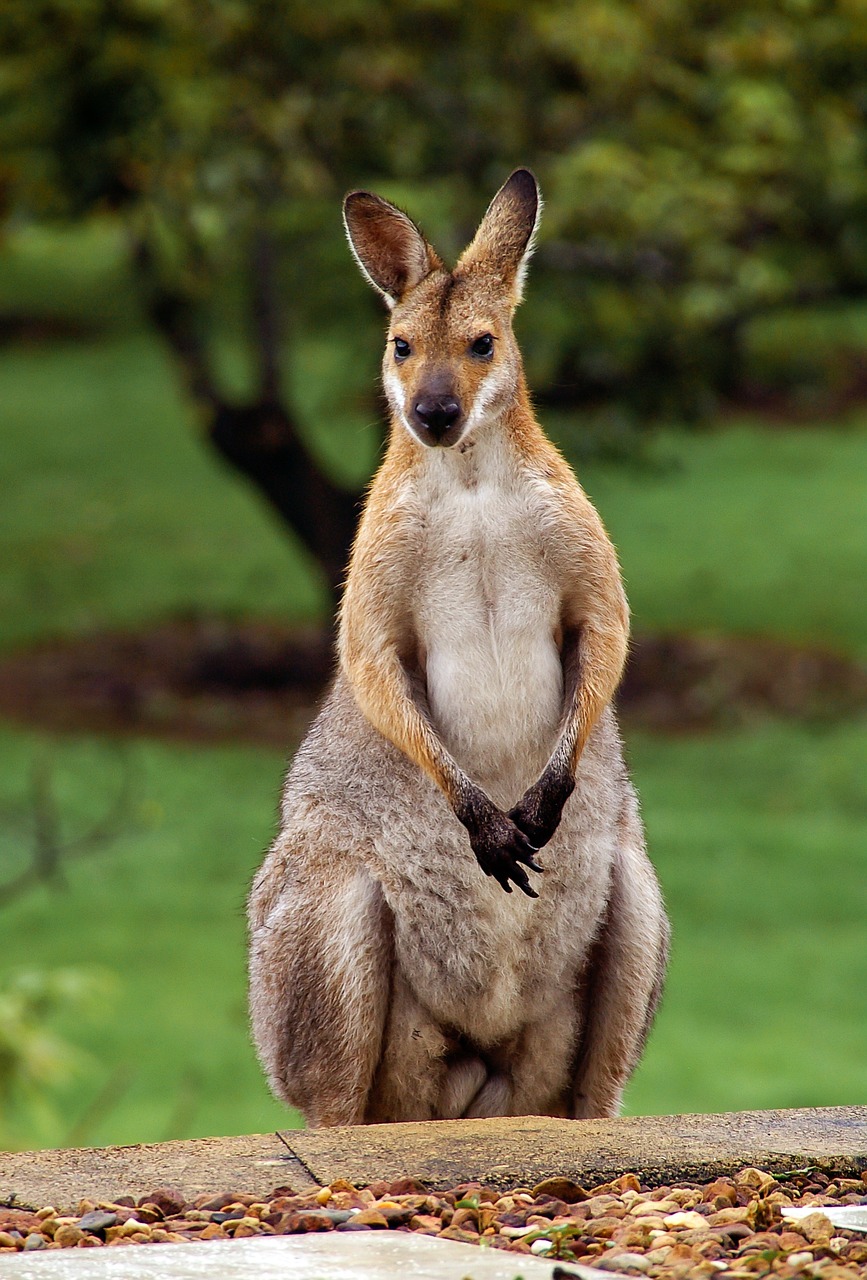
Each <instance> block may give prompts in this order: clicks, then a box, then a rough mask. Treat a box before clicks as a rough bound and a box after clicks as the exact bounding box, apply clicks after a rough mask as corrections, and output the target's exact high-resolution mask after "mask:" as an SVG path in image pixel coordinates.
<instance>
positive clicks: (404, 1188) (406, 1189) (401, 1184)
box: [388, 1178, 428, 1196]
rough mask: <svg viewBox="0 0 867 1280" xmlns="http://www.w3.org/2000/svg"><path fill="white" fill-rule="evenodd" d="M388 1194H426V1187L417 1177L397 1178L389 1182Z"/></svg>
mask: <svg viewBox="0 0 867 1280" xmlns="http://www.w3.org/2000/svg"><path fill="white" fill-rule="evenodd" d="M388 1194H389V1195H392V1196H426V1195H427V1194H428V1189H427V1187H426V1186H425V1184H424V1183H423V1182H419V1181H418V1179H417V1178H398V1179H397V1180H396V1181H395V1182H389V1184H388Z"/></svg>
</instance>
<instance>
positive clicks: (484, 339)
mask: <svg viewBox="0 0 867 1280" xmlns="http://www.w3.org/2000/svg"><path fill="white" fill-rule="evenodd" d="M470 351H471V352H472V353H473V355H474V356H478V358H479V359H480V360H490V358H491V356H492V355H493V354H494V338H493V334H490V333H483V334H482V336H481V337H480V338H476V340H475V342H474V343H473V344H472V346H471V347H470Z"/></svg>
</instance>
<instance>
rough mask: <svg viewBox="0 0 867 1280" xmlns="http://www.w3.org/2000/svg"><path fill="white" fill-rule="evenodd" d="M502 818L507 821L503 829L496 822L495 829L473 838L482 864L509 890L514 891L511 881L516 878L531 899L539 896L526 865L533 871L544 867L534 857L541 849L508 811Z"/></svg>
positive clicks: (485, 871) (490, 874) (486, 871)
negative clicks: (507, 815)
mask: <svg viewBox="0 0 867 1280" xmlns="http://www.w3.org/2000/svg"><path fill="white" fill-rule="evenodd" d="M500 818H501V819H502V823H503V826H502V829H500V824H499V823H496V824H493V826H494V827H495V828H496V829H495V830H491V829H490V828H488V829H487V830H486V831H483V832H480V833H479V835H478V836H477V838H476V839H475V840H472V839H471V841H470V843H471V844H472V846H473V853H474V854H475V855H476V859H477V861H478V864H479V866H480V867H481V868H482V870H483V871H484V873H485V875H486V876H493V877H494V879H495V880H496V881H497V883H498V884H500V885H502V887H503V888H504V889H505V891H506V893H511V892H512V885H511V884H510V883H509V882H510V881H514V883H515V884H516V885H517V886H518V888H519V889H520V890H521V892H522V893H526V895H527V897H528V898H538V896H539V895H538V893H537V892H536V890H535V889H534V888H533V886H532V885H531V884H530V880H529V877H528V875H527V873H526V871H525V870H524V867H529V868H530V870H531V871H541V870H542V867H540V866H539V864H538V862H536V860H535V858H534V857H533V855H534V854H535V853H536V852H537V850H536V849H535V848H534V847H533V845H531V844H530V841H529V840H528V839H527V837H526V836H525V835H524V833H523V831H519V830H518V828H517V827H516V826H515V824H514V823H513V822H511V821H510V820H509V819H508V818H507V817H506V816H505V815H504V814H500ZM522 863H523V866H522V865H521V864H522Z"/></svg>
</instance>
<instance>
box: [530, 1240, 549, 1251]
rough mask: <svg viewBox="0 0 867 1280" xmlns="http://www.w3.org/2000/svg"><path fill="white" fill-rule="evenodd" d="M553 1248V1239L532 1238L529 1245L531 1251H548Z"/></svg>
mask: <svg viewBox="0 0 867 1280" xmlns="http://www.w3.org/2000/svg"><path fill="white" fill-rule="evenodd" d="M553 1248H554V1241H553V1240H541V1239H540V1240H534V1241H533V1243H532V1244H531V1245H530V1252H531V1253H550V1252H551V1250H552V1249H553Z"/></svg>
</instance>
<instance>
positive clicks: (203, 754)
mask: <svg viewBox="0 0 867 1280" xmlns="http://www.w3.org/2000/svg"><path fill="white" fill-rule="evenodd" d="M89 244H90V242H88V243H87V244H84V249H81V243H80V242H79V250H81V251H80V252H79V251H75V252H71V251H70V250H69V249H68V247H67V248H66V249H64V248H63V246H60V247H58V245H57V244H56V243H52V244H48V243H47V242H46V243H42V244H40V243H38V242H37V243H36V244H35V245H34V243H33V242H32V241H28V242H27V243H26V244H25V249H26V252H23V251H22V250H21V247H20V246H18V248H17V249H15V246H13V249H14V252H13V249H10V250H9V251H8V255H9V256H7V257H6V258H5V259H4V262H2V263H0V266H2V265H5V266H7V267H9V268H10V270H9V271H6V272H5V273H4V272H2V271H0V307H2V306H4V305H6V306H9V305H10V303H11V301H12V300H15V299H19V300H21V299H23V301H22V302H21V303H20V305H21V306H25V304H26V305H30V306H33V307H35V308H37V309H38V308H39V307H41V306H47V305H48V304H49V303H51V305H52V306H53V307H54V308H55V309H59V310H61V311H65V312H68V313H69V314H74V313H75V311H76V308H77V307H78V308H80V306H81V297H82V296H84V295H86V296H87V298H88V299H89V302H88V306H87V311H88V314H92V315H93V316H95V317H96V318H98V319H101V320H102V321H103V322H106V323H108V322H110V333H109V334H108V335H107V336H102V337H101V338H100V339H99V340H98V341H97V340H94V341H89V342H86V343H82V342H53V343H51V344H49V345H44V346H43V345H32V346H24V347H14V348H9V349H6V350H3V351H2V352H0V419H2V432H3V449H2V450H0V487H2V492H3V494H4V501H3V504H2V505H0V649H3V648H7V649H8V648H10V647H15V646H19V645H22V644H28V643H32V642H35V641H38V640H39V639H41V638H44V637H47V636H50V635H62V634H66V635H75V634H80V633H84V632H87V631H89V630H92V629H93V628H97V627H104V626H112V627H116V626H136V625H138V624H141V623H146V622H148V621H150V620H154V619H157V618H161V617H165V616H168V615H172V614H177V613H190V612H194V611H198V612H202V613H218V614H222V615H227V614H228V615H238V616H240V615H247V614H253V615H258V616H269V617H278V618H286V619H303V618H309V617H311V616H313V615H314V614H315V612H316V610H317V609H318V608H319V605H320V601H321V594H320V592H319V588H318V585H317V582H316V579H315V575H313V574H312V572H311V570H310V566H309V565H308V564H307V563H306V561H305V559H304V557H303V555H302V554H301V552H300V551H299V550H298V549H297V547H295V546H294V545H293V544H292V543H291V541H290V540H289V539H288V538H287V537H286V536H285V534H284V532H283V531H282V529H280V528H279V527H278V526H277V525H276V523H275V522H274V520H273V519H272V518H271V516H270V514H269V513H268V512H267V511H266V510H265V509H264V507H263V506H262V504H261V502H260V501H259V499H258V498H257V497H256V495H255V494H253V493H252V492H250V491H248V490H247V489H246V488H244V487H242V486H241V485H239V484H238V482H237V481H236V479H235V478H234V477H233V476H231V475H230V474H229V473H228V472H226V471H225V470H224V469H223V468H222V467H221V466H220V465H219V464H218V463H217V462H216V461H215V460H214V459H213V458H212V457H211V456H210V455H209V454H208V452H207V451H206V450H205V449H204V448H203V447H202V445H200V444H199V442H198V441H197V440H196V439H195V425H194V423H193V421H192V418H191V415H190V414H189V412H188V410H187V408H186V406H185V405H184V404H183V403H182V401H181V400H180V398H179V396H178V393H177V390H176V386H175V382H174V380H173V373H172V370H171V367H170V365H169V364H168V362H167V359H166V357H165V355H164V354H163V352H162V351H161V349H160V348H159V347H158V345H157V344H156V343H155V342H154V341H153V340H152V339H150V338H149V337H148V336H147V335H146V334H143V333H141V332H140V331H139V330H138V329H137V327H136V324H135V322H134V316H133V315H132V313H131V310H130V308H129V306H128V304H127V303H125V302H124V297H123V276H122V272H121V271H120V268H119V266H118V263H117V261H116V260H112V261H109V262H108V265H107V266H106V265H105V263H104V262H103V265H102V266H100V262H101V261H102V260H101V259H100V256H99V255H100V252H101V251H102V250H101V249H100V248H99V246H97V247H96V248H94V246H93V245H90V247H89V248H88V245H89ZM28 255H29V256H28ZM76 273H78V274H76ZM334 358H335V357H334V353H329V352H328V351H326V350H324V349H323V350H311V351H309V352H308V353H306V356H305V361H304V365H303V367H304V369H305V370H310V369H314V368H315V369H316V371H317V375H318V376H317V387H316V388H313V386H312V383H311V385H310V386H306V385H305V386H303V387H302V390H303V391H304V393H305V394H304V395H303V396H302V400H303V409H304V413H305V415H306V417H307V420H308V426H309V427H311V428H312V424H313V422H314V421H316V420H318V419H319V418H320V417H322V418H325V417H327V418H328V423H329V431H328V433H327V438H326V439H325V440H324V442H323V444H322V447H323V451H325V452H330V453H331V454H332V455H335V454H340V455H342V456H343V459H344V463H345V474H347V475H349V474H350V473H351V472H352V471H353V469H355V470H356V471H357V472H358V473H359V474H360V473H361V471H363V469H364V467H365V466H366V465H369V462H370V459H371V457H372V456H373V451H374V448H375V430H373V428H372V427H371V424H370V423H368V422H366V421H364V420H362V419H360V418H358V417H354V418H353V417H352V416H351V415H349V414H347V413H343V414H342V415H341V414H340V413H335V414H334V415H333V416H329V415H328V414H327V403H328V397H327V395H326V394H324V393H323V391H322V388H323V387H327V386H328V385H329V368H330V365H329V361H330V360H333V359H334ZM370 376H371V378H372V377H373V376H374V370H373V369H371V374H370ZM302 382H303V375H302ZM653 453H654V458H655V460H656V462H657V463H658V465H653V466H650V467H643V468H635V469H632V468H618V467H613V466H610V465H603V464H593V465H585V467H584V468H582V480H583V481H584V483H585V485H586V487H587V488H588V490H589V492H590V493H591V495H592V496H593V498H594V499H595V501H596V502H597V505H598V506H599V508H600V510H601V512H602V514H603V517H604V519H605V521H606V523H607V525H608V527H609V528H610V530H611V532H612V534H613V536H614V538H615V541H616V542H617V544H618V547H619V549H620V552H621V557H622V561H623V565H624V571H625V574H626V578H627V583H628V587H629V592H630V597H631V600H632V604H633V609H634V614H635V620H636V625H637V626H639V627H642V628H645V629H647V628H659V629H670V628H701V629H710V630H719V631H738V632H741V633H746V634H766V635H774V636H777V637H780V638H784V639H785V638H789V639H792V640H809V641H811V642H815V643H819V644H823V645H827V646H829V647H832V648H838V649H840V650H842V651H848V652H850V653H853V654H856V655H860V656H861V657H865V656H867V609H865V608H864V602H863V584H864V582H865V580H867V523H865V521H864V509H865V508H864V499H865V476H867V415H862V416H861V417H857V416H856V417H854V418H853V420H852V422H851V423H850V424H849V425H848V426H846V427H845V428H844V427H840V428H834V429H833V430H832V429H828V428H823V429H820V428H818V427H817V428H816V429H814V430H807V429H805V428H803V427H799V428H797V429H783V428H774V429H772V430H768V429H765V428H761V427H759V426H756V425H754V424H752V425H751V424H750V423H747V422H744V423H741V424H739V425H738V426H735V427H728V428H727V429H726V430H720V431H717V432H710V433H705V434H696V435H680V434H675V433H671V434H670V435H667V436H663V437H661V438H660V440H659V441H658V443H657V445H656V446H655V447H654V450H653ZM629 746H630V754H631V757H632V761H633V767H634V773H635V777H636V781H637V783H638V786H639V790H640V792H641V795H642V801H643V807H644V813H645V818H646V822H647V825H648V831H649V837H650V845H651V851H652V854H653V856H654V860H655V861H656V864H657V866H658V868H659V871H660V876H661V879H662V881H663V885H664V889H665V892H666V896H667V899H668V903H669V909H670V912H671V914H672V916H673V920H674V927H675V942H674V951H673V960H672V968H671V974H670V978H669V984H668V991H667V995H666V998H665V1001H664V1004H663V1008H662V1012H661V1014H660V1017H659V1020H658V1023H657V1028H656V1030H655V1032H654V1035H653V1037H652V1040H651V1044H650V1047H649V1050H648V1053H647V1055H646V1057H645V1059H644V1061H643V1063H642V1065H641V1067H640V1069H639V1072H638V1074H637V1076H636V1078H635V1081H634V1083H633V1085H632V1087H631V1089H630V1092H629V1095H628V1100H627V1101H628V1108H629V1110H631V1111H633V1112H650V1111H654V1112H668V1111H687V1110H696V1111H710V1110H719V1109H726V1108H736V1107H761V1106H789V1105H799V1104H801V1105H803V1104H810V1103H812V1104H821V1103H847V1102H850V1103H851V1102H860V1101H863V1100H864V1069H863V1064H864V1061H865V1058H867V1004H865V1001H867V948H865V947H864V944H863V937H864V920H865V918H867V859H865V852H864V847H865V839H864V837H865V829H867V723H865V722H863V721H861V722H853V723H850V724H843V725H837V726H835V727H831V728H825V729H824V730H821V731H820V730H815V729H813V730H811V729H808V728H806V727H804V726H799V725H793V724H765V725H760V726H756V727H755V728H753V729H751V730H750V731H746V730H744V731H741V732H738V733H732V734H725V735H723V734H718V735H711V736H707V737H691V738H682V739H659V738H651V737H648V736H644V735H641V736H636V735H633V736H631V737H630V741H629ZM127 750H128V753H129V758H130V761H131V767H132V768H133V770H134V772H135V775H136V778H137V785H136V788H135V794H134V798H133V802H132V809H131V813H130V817H129V821H128V822H127V823H126V824H125V826H124V829H123V830H122V831H120V832H119V833H117V834H116V836H115V838H113V839H112V841H111V842H110V843H108V844H107V845H106V846H105V847H104V848H103V849H101V850H100V851H99V852H96V853H94V854H93V855H92V856H91V857H90V858H89V859H87V860H85V859H82V860H81V861H78V862H75V863H73V864H71V865H70V867H69V870H68V873H67V881H66V883H65V884H64V885H61V886H59V887H58V888H56V889H51V890H49V889H46V888H39V889H37V890H35V891H34V892H32V893H31V894H29V895H28V896H26V897H23V898H20V899H18V900H16V901H14V902H12V903H9V904H5V905H4V904H2V903H0V931H2V938H3V949H2V954H0V982H2V980H3V978H4V977H5V975H6V974H8V973H9V972H11V971H12V970H14V969H17V968H21V967H26V966H37V967H41V968H49V967H54V966H61V965H76V966H91V967H97V968H101V969H104V970H106V971H108V972H109V973H110V974H112V975H114V979H115V988H114V991H113V993H112V994H106V995H105V996H104V997H103V998H102V1000H101V1001H100V1002H99V1003H98V1005H97V1007H96V1008H95V1009H93V1010H92V1011H91V1012H90V1013H85V1012H83V1011H80V1010H73V1009H70V1010H68V1011H66V1012H65V1013H64V1014H63V1015H62V1016H61V1017H60V1019H59V1023H58V1030H60V1031H61V1032H62V1033H63V1034H65V1035H66V1037H67V1038H68V1039H69V1040H70V1041H71V1042H73V1043H74V1044H76V1045H78V1046H80V1047H82V1048H84V1049H85V1050H87V1051H88V1053H89V1055H90V1057H89V1060H88V1064H87V1065H86V1067H85V1068H84V1069H83V1070H82V1071H81V1072H79V1074H78V1075H77V1076H76V1077H74V1078H73V1079H72V1080H70V1082H69V1083H68V1084H67V1086H65V1087H64V1088H63V1089H62V1090H61V1091H60V1092H58V1093H56V1094H55V1095H54V1096H53V1099H52V1103H53V1111H45V1110H42V1111H39V1112H37V1111H35V1110H31V1109H26V1108H21V1107H19V1108H18V1109H17V1110H12V1111H10V1112H7V1113H6V1114H0V1144H2V1142H7V1143H13V1142H14V1143H15V1144H17V1145H50V1144H56V1143H62V1142H67V1141H76V1142H130V1141H143V1140H159V1139H162V1138H167V1137H183V1136H192V1135H201V1134H209V1133H218V1132H223V1133H231V1132H245V1131H251V1130H261V1129H268V1128H272V1127H274V1126H275V1125H277V1124H285V1123H286V1121H287V1117H286V1113H285V1111H284V1110H283V1109H282V1108H280V1107H278V1106H277V1104H276V1103H274V1102H273V1101H272V1100H271V1099H270V1098H269V1095H268V1092H267V1089H266V1086H265V1084H264V1082H263V1080H262V1077H261V1072H260V1071H259V1068H258V1065H257V1064H256V1061H255V1058H254V1056H253V1053H252V1050H251V1048H250V1045H249V1041H248V1037H247V1031H246V1014H245V1008H244V954H243V952H244V925H243V900H244V895H245V892H246V887H247V885H248V883H249V879H250V876H251V874H252V871H253V869H254V867H255V866H256V865H257V863H258V861H259V859H260V857H261V853H262V850H263V848H264V846H265V844H266V843H267V840H268V838H269V835H270V832H271V829H272V824H273V820H274V813H275V807H276V801H277V794H278V788H279V779H280V775H281V772H282V768H283V761H282V759H280V758H279V756H278V755H276V754H274V753H270V752H266V751H259V750H254V749H252V748H244V747H240V746H239V747H235V748H231V749H229V748H203V747H196V748H193V747H188V748H184V747H179V746H169V745H165V744H161V743H156V742H146V741H136V742H133V743H131V744H128V748H127ZM34 760H44V761H46V762H47V764H46V768H47V769H48V770H49V772H50V774H51V777H52V781H53V785H54V787H55V790H56V794H57V799H58V805H59V807H60V808H61V810H62V813H63V815H64V817H63V820H64V823H65V830H66V834H67V836H72V835H74V834H75V832H76V831H81V830H82V829H83V828H84V827H85V826H86V825H87V823H88V822H89V821H91V820H92V819H93V818H95V817H98V816H99V815H100V814H101V813H102V812H103V811H104V810H105V808H106V807H107V805H108V804H109V803H110V798H111V795H112V794H113V791H114V789H115V788H116V785H117V778H118V774H119V769H120V765H121V760H120V757H119V756H118V749H117V747H116V745H114V744H112V743H110V742H105V741H97V740H88V739H78V738H64V739H56V740H53V739H50V738H47V737H45V736H43V735H39V734H35V733H30V732H28V731H25V730H22V729H17V728H13V727H11V726H5V727H4V726H0V883H2V882H4V881H6V880H8V879H10V878H11V877H12V876H14V875H15V874H16V873H17V871H18V870H19V868H20V867H21V865H22V859H23V857H24V856H25V853H26V849H27V847H28V841H29V840H30V839H31V836H30V833H29V830H28V827H27V818H28V815H27V806H28V799H27V796H28V787H29V785H30V784H29V779H30V777H31V773H32V769H33V766H34Z"/></svg>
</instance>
